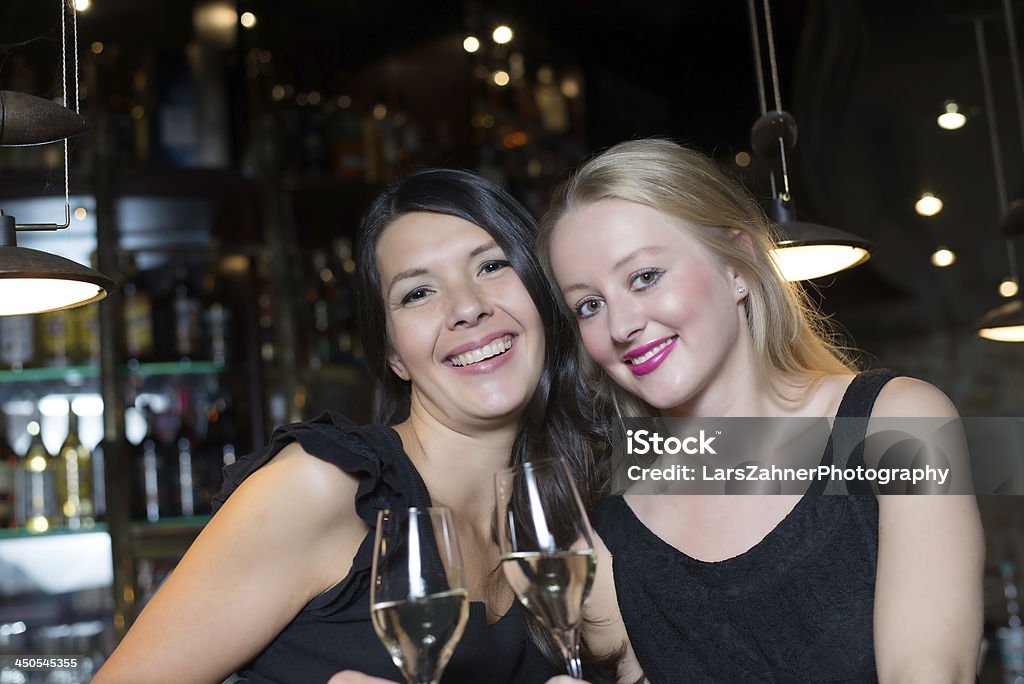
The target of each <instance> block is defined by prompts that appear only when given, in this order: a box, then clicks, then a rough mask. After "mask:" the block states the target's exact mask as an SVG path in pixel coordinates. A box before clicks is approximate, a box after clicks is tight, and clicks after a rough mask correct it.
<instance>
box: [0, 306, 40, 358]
mask: <svg viewBox="0 0 1024 684" xmlns="http://www.w3.org/2000/svg"><path fill="white" fill-rule="evenodd" d="M34 357H35V330H34V327H33V320H32V316H0V365H3V366H5V367H7V368H10V369H11V370H15V371H20V370H21V369H23V368H27V367H29V366H31V365H32V360H33V358H34Z"/></svg>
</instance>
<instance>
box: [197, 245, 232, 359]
mask: <svg viewBox="0 0 1024 684" xmlns="http://www.w3.org/2000/svg"><path fill="white" fill-rule="evenodd" d="M203 300H204V303H205V305H206V310H205V311H204V312H203V323H205V332H206V350H205V356H206V357H207V358H209V359H210V360H211V361H213V362H214V363H215V364H216V365H218V366H223V365H225V364H226V363H227V361H228V356H229V354H230V350H231V338H230V332H231V309H230V308H229V307H228V305H227V303H226V302H225V301H224V300H225V298H224V292H223V287H222V283H221V280H220V279H219V278H218V274H217V252H216V249H215V248H214V249H211V251H210V254H209V255H208V263H207V269H206V273H205V274H204V276H203Z"/></svg>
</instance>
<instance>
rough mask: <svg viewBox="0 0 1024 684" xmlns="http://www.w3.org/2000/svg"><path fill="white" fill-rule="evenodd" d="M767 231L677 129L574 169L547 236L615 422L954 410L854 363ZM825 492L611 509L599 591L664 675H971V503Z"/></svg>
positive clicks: (855, 455)
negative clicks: (774, 251)
mask: <svg viewBox="0 0 1024 684" xmlns="http://www.w3.org/2000/svg"><path fill="white" fill-rule="evenodd" d="M770 231H771V225H770V223H769V222H768V220H767V219H766V218H765V216H764V215H763V214H762V212H761V211H760V210H759V208H758V206H757V204H756V202H755V201H754V200H753V198H752V197H750V195H748V194H747V193H746V192H745V191H744V190H743V189H742V188H741V187H740V186H738V185H737V184H736V183H735V182H734V181H732V180H731V179H729V178H728V177H727V176H726V175H724V174H723V172H722V171H721V170H720V169H719V168H718V167H717V166H716V165H715V164H714V162H713V161H711V160H710V159H708V158H706V157H704V156H703V155H701V154H699V153H697V152H694V151H691V150H688V149H685V148H683V147H680V146H679V145H676V144H674V143H672V142H669V141H665V140H638V141H632V142H626V143H622V144H619V145H617V146H615V147H613V148H611V149H609V150H608V151H606V152H604V153H603V154H600V155H599V156H597V157H595V158H593V159H591V160H590V161H588V162H586V163H585V164H583V165H582V166H581V167H580V168H579V169H578V170H577V171H576V173H575V174H574V175H573V176H572V177H571V178H570V179H569V180H568V181H567V182H566V183H565V184H563V186H562V187H561V188H560V189H559V190H557V191H556V193H555V195H554V197H553V200H552V203H551V206H550V208H549V210H548V212H547V213H546V215H545V216H544V217H543V219H542V220H541V231H540V236H539V243H538V249H539V254H540V256H541V260H542V262H543V263H544V264H545V267H546V270H547V272H548V275H549V279H550V280H551V282H552V284H553V286H554V289H555V291H556V296H557V298H558V299H560V300H561V301H562V302H563V303H564V305H565V307H564V311H565V313H566V315H567V316H568V317H569V318H571V319H572V320H574V321H575V323H576V325H577V326H578V332H579V337H580V340H581V343H582V347H583V350H582V352H581V356H583V357H584V358H583V360H584V362H585V367H586V368H587V373H588V376H589V380H590V382H591V383H592V386H593V388H594V390H595V391H596V392H597V394H598V395H599V396H601V397H603V398H604V399H606V400H607V404H608V405H609V406H613V407H615V410H616V411H617V412H618V414H619V415H620V416H638V415H655V416H662V417H685V418H690V419H692V418H707V417H763V418H790V417H805V418H806V417H823V418H827V419H828V420H829V421H833V420H834V419H835V418H836V417H837V416H838V417H842V418H847V417H849V418H856V417H860V418H863V419H864V420H863V421H862V422H863V423H864V424H867V423H868V421H867V420H866V419H867V418H868V417H870V418H872V419H873V420H874V419H883V418H887V417H892V418H896V417H933V418H937V419H945V418H948V419H955V418H956V417H957V413H956V410H955V409H954V407H953V406H952V404H951V403H950V402H949V400H948V399H947V398H946V397H945V395H943V394H942V393H941V392H940V391H939V390H937V389H936V388H934V387H932V386H931V385H929V384H927V383H924V382H921V381H918V380H914V379H911V378H906V377H895V374H893V373H890V372H884V371H881V372H880V371H873V372H870V371H869V372H862V373H858V372H857V371H856V370H855V368H854V367H853V365H852V364H851V363H850V362H849V361H848V360H847V359H846V358H845V357H844V355H843V354H842V353H841V352H840V351H839V350H838V349H837V348H836V347H835V346H834V345H833V344H832V343H830V341H829V338H828V336H827V335H826V334H825V332H824V331H825V327H824V326H823V324H822V321H821V319H820V317H819V316H818V315H817V314H816V313H815V312H814V310H813V309H812V308H811V307H810V306H809V305H808V303H807V300H806V298H805V297H804V295H803V294H802V291H801V290H800V289H799V287H797V286H794V285H792V284H790V283H786V282H785V281H783V280H782V278H781V277H780V276H779V274H778V272H777V270H776V268H775V267H774V265H773V262H772V261H771V258H770V252H769V248H770V245H771V242H770ZM865 429H868V428H862V430H861V435H856V434H854V435H849V434H847V435H843V436H840V435H837V434H835V433H833V435H832V436H831V437H830V438H829V439H828V441H827V444H823V451H824V456H823V457H822V463H829V462H831V460H832V459H833V457H835V458H837V459H838V458H845V456H840V455H841V454H851V455H850V460H849V461H848V462H847V463H845V465H846V466H849V467H853V466H856V465H858V464H861V465H863V463H862V461H863V460H864V458H865V456H864V453H863V451H864V450H863V448H860V449H857V448H853V446H850V447H847V446H846V445H845V444H840V441H845V442H850V440H852V444H853V445H855V444H856V443H857V442H858V441H859V439H860V438H862V437H863V436H864V435H863V432H864V430H865ZM818 453H821V452H818ZM868 458H869V459H870V458H871V457H870V456H869V457H868ZM868 465H873V464H872V463H870V462H869V463H868ZM839 491H840V493H850V492H849V491H845V492H844V491H843V487H842V486H841V485H840V486H839ZM853 491H856V490H855V489H854V490H853ZM820 493H823V490H821V489H816V486H815V485H812V486H811V489H810V490H809V491H808V492H807V493H805V494H803V495H799V494H794V495H780V496H721V495H711V496H699V495H693V496H640V495H634V496H631V495H629V494H627V495H626V496H624V497H623V496H612V497H609V498H608V499H606V500H605V501H604V502H603V504H602V505H601V506H600V507H599V508H598V511H597V512H596V514H595V516H594V523H595V528H596V529H597V531H598V533H599V534H600V535H601V537H602V539H603V540H604V542H605V544H606V545H607V547H608V549H609V550H610V552H611V555H612V566H613V567H612V569H613V576H614V582H613V583H604V584H600V583H599V584H598V585H597V586H596V588H595V591H596V592H597V593H596V594H595V600H596V601H597V602H598V604H599V605H603V604H606V603H607V602H608V601H609V600H612V601H613V602H614V600H615V599H616V598H617V603H618V605H619V607H620V609H621V613H622V618H623V620H624V623H625V628H626V631H627V632H628V635H629V638H630V642H631V644H632V652H631V654H630V655H631V657H632V654H633V653H635V662H634V665H636V664H637V663H638V664H639V666H640V667H641V668H642V669H643V672H644V674H645V675H646V677H647V678H648V679H649V680H650V681H651V682H656V683H657V682H682V681H702V682H703V681H715V682H727V681H728V682H733V681H762V682H765V681H772V682H775V681H779V682H811V681H813V682H825V681H844V682H845V681H856V682H861V681H864V682H867V681H876V680H879V681H882V682H918V681H920V682H971V681H974V678H975V668H976V661H977V655H978V645H979V642H980V638H981V626H982V625H981V623H982V608H981V605H982V602H981V575H982V559H983V549H982V534H981V528H980V523H979V516H978V511H977V507H976V502H975V500H974V498H973V497H971V496H918V497H909V496H877V497H876V496H874V495H871V494H868V495H850V496H816V494H820ZM591 643H595V644H597V643H599V641H598V640H597V639H593V638H592V640H591ZM610 645H614V644H613V643H610ZM634 674H635V673H634Z"/></svg>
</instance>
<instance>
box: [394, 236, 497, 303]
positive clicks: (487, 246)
mask: <svg viewBox="0 0 1024 684" xmlns="http://www.w3.org/2000/svg"><path fill="white" fill-rule="evenodd" d="M497 246H498V243H497V242H495V241H494V240H488V241H487V242H485V243H483V244H482V245H479V246H478V247H476V248H474V249H473V250H472V251H471V252H470V253H469V258H470V259H474V258H476V257H478V256H480V255H481V254H483V253H485V252H489V251H490V250H492V249H495V248H496V247H497ZM427 273H428V271H427V269H425V268H407V269H405V270H404V271H402V272H400V273H398V274H396V275H395V277H394V278H392V279H391V282H390V283H388V292H391V289H392V288H393V287H394V286H395V283H397V282H398V281H399V280H404V279H406V278H417V277H419V276H421V275H426V274H427Z"/></svg>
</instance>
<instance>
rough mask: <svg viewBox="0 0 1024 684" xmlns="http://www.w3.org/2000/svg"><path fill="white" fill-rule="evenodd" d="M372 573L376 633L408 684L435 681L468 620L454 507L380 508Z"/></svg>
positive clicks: (371, 599)
mask: <svg viewBox="0 0 1024 684" xmlns="http://www.w3.org/2000/svg"><path fill="white" fill-rule="evenodd" d="M372 573H373V584H372V585H371V587H370V618H371V620H372V622H373V628H374V630H376V632H377V636H378V637H380V640H381V641H382V642H383V643H384V647H385V648H387V650H388V653H389V654H390V655H391V659H392V660H393V661H394V662H395V665H396V666H398V668H399V669H400V670H401V671H402V674H404V675H405V679H406V681H407V682H408V683H409V684H437V682H438V681H440V679H441V674H442V673H443V672H444V668H445V666H446V665H447V664H448V659H449V658H451V655H452V652H453V651H454V650H455V644H457V643H458V641H459V639H460V638H461V637H462V630H463V629H464V628H465V626H466V620H467V619H468V617H469V594H468V592H467V591H466V578H465V572H464V570H463V567H462V553H461V552H460V550H459V540H458V537H457V536H456V532H455V521H454V518H453V517H452V512H451V510H449V509H447V508H441V507H435V508H403V509H396V510H383V511H379V512H378V513H377V532H376V535H375V537H374V545H373V568H372Z"/></svg>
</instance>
